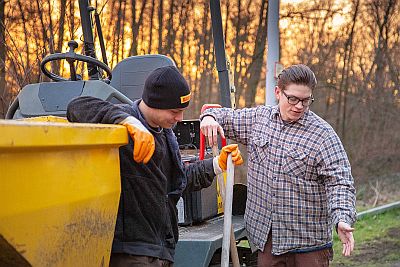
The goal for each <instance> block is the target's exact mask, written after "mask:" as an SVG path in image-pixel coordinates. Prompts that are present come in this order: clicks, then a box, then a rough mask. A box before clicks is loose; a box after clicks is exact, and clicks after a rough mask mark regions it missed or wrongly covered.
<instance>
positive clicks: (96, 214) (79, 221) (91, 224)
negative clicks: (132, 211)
mask: <svg viewBox="0 0 400 267" xmlns="http://www.w3.org/2000/svg"><path fill="white" fill-rule="evenodd" d="M70 222H71V223H68V224H65V225H64V226H63V227H60V228H57V229H51V230H49V232H53V233H54V232H56V233H57V238H56V240H55V241H54V244H48V243H47V244H46V242H48V241H49V239H51V238H53V239H54V236H53V237H46V238H43V240H42V241H41V242H42V243H43V248H45V247H46V248H48V247H49V245H50V249H43V250H42V251H41V252H40V257H39V258H40V259H42V261H41V262H40V266H60V265H63V263H64V262H65V261H66V260H68V259H67V258H66V257H67V256H66V255H71V254H73V255H79V254H81V255H88V254H90V255H91V256H93V255H94V256H93V257H94V258H96V261H97V263H96V265H95V266H102V265H104V255H105V254H106V253H107V251H98V249H97V251H96V243H93V242H94V241H98V240H101V239H107V237H108V238H109V239H111V240H112V237H113V235H114V225H115V215H114V216H113V215H112V214H110V212H106V211H103V212H100V211H95V210H85V211H81V212H79V213H76V214H74V215H73V217H72V218H71V220H70ZM107 245H108V246H107V249H108V250H109V251H110V250H111V242H110V244H107ZM90 250H92V251H90ZM93 257H91V258H92V259H93ZM81 259H82V257H81ZM83 260H84V259H83ZM88 264H89V262H88ZM91 264H93V262H92V263H91ZM87 266H89V265H87ZM92 266H93V265H92Z"/></svg>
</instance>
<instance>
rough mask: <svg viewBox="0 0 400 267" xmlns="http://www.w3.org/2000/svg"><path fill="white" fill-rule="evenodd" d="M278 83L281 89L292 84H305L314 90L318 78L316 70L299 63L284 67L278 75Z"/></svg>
mask: <svg viewBox="0 0 400 267" xmlns="http://www.w3.org/2000/svg"><path fill="white" fill-rule="evenodd" d="M277 84H278V87H279V88H280V89H281V90H285V89H286V87H287V86H288V85H290V84H299V85H305V86H307V87H309V88H310V89H311V90H312V91H314V89H315V87H316V86H317V79H316V78H315V74H314V72H313V71H312V70H311V69H310V68H309V67H308V66H306V65H303V64H298V65H292V66H290V67H288V68H286V69H284V70H283V71H282V72H281V73H280V74H279V75H278V83H277Z"/></svg>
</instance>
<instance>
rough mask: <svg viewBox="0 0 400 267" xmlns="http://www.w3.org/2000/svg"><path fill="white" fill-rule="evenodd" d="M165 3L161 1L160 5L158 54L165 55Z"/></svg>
mask: <svg viewBox="0 0 400 267" xmlns="http://www.w3.org/2000/svg"><path fill="white" fill-rule="evenodd" d="M163 5H164V1H163V0H160V2H159V4H158V53H159V54H164V49H163V18H164V7H163Z"/></svg>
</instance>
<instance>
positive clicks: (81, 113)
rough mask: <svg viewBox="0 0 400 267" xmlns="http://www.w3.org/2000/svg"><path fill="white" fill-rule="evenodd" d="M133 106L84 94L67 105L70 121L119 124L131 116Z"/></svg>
mask: <svg viewBox="0 0 400 267" xmlns="http://www.w3.org/2000/svg"><path fill="white" fill-rule="evenodd" d="M130 109H131V107H130V106H129V105H126V104H121V105H117V104H112V103H110V102H107V101H104V100H101V99H98V98H95V97H91V96H82V97H77V98H75V99H73V100H72V101H71V102H70V103H69V104H68V107H67V119H68V121H70V122H83V123H105V124H118V123H119V122H120V121H122V120H124V119H125V118H126V117H128V116H130V115H131V114H130V112H129V110H130Z"/></svg>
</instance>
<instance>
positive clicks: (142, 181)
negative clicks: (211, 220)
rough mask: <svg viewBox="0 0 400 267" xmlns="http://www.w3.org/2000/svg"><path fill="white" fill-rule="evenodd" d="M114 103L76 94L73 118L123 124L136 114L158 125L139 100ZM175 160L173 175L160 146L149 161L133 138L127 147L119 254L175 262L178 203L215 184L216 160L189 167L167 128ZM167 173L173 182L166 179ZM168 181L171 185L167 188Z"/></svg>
mask: <svg viewBox="0 0 400 267" xmlns="http://www.w3.org/2000/svg"><path fill="white" fill-rule="evenodd" d="M140 101H141V100H137V101H135V102H134V104H133V105H132V106H130V105H126V104H121V105H116V104H112V103H109V102H106V101H103V100H100V99H97V98H94V97H88V96H85V97H78V98H75V99H73V100H72V101H71V102H70V103H69V105H68V108H67V118H68V120H69V121H71V122H85V123H106V124H118V123H119V122H121V121H122V120H123V119H125V118H126V117H128V116H134V117H136V118H137V119H139V120H140V121H141V122H142V124H143V125H144V126H145V127H146V128H147V129H149V131H150V132H152V131H153V130H152V129H151V127H150V126H149V125H148V124H147V123H146V121H145V120H144V118H143V116H142V114H141V112H140V110H139V108H138V104H139V102H140ZM163 131H165V136H166V140H167V147H168V148H169V149H170V152H171V153H170V154H169V155H170V156H171V157H172V159H171V161H172V162H173V163H174V166H172V167H171V168H169V169H170V172H171V173H169V174H165V176H163V175H160V171H159V168H158V166H159V165H160V163H159V162H156V160H155V159H157V158H158V157H157V153H158V152H157V148H156V150H155V152H154V154H153V157H152V158H151V159H150V161H149V162H148V163H147V164H142V163H140V164H139V163H136V162H135V161H134V160H133V140H132V139H131V138H129V144H127V145H125V146H121V147H120V149H119V153H120V168H121V197H120V203H119V208H118V216H117V223H116V226H115V233H114V240H113V245H112V252H113V253H127V254H132V255H142V256H150V257H156V258H160V259H164V260H169V261H172V262H173V261H174V254H175V245H176V243H177V242H178V218H177V208H176V204H177V202H178V200H179V198H180V197H181V195H182V193H183V191H185V190H188V191H195V190H200V189H201V188H204V187H208V186H210V185H211V183H212V181H213V179H214V176H215V174H214V170H213V165H212V159H207V160H203V161H199V162H196V163H193V164H190V165H185V166H183V163H182V161H181V155H180V152H179V147H178V142H177V139H176V136H175V134H174V133H173V131H172V130H171V129H163ZM165 177H167V179H168V181H166V179H165ZM167 184H169V185H170V188H171V189H170V190H169V192H167V191H168V190H167Z"/></svg>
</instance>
